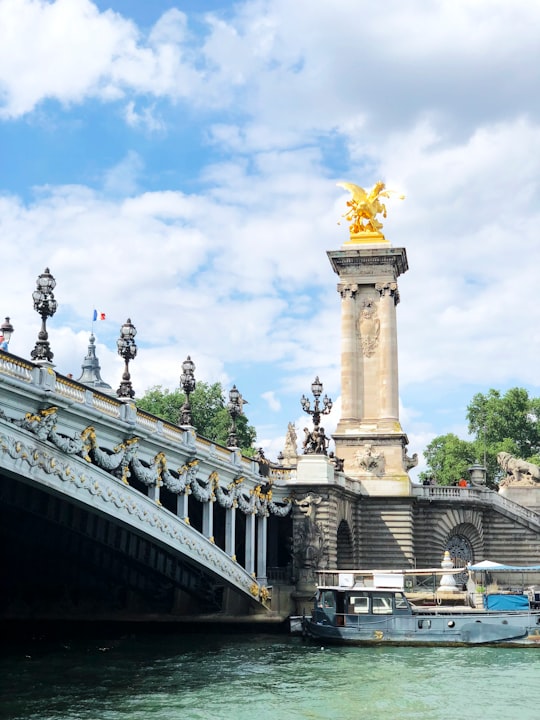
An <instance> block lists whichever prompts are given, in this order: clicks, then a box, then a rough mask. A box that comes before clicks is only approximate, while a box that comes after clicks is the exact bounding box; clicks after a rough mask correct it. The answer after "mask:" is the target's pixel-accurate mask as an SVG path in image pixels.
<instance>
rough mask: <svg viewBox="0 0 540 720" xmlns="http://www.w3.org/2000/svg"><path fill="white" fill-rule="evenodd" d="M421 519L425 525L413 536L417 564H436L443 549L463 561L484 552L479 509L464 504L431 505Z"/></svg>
mask: <svg viewBox="0 0 540 720" xmlns="http://www.w3.org/2000/svg"><path fill="white" fill-rule="evenodd" d="M425 520H426V521H427V522H426V527H425V528H424V531H423V532H422V533H421V534H418V536H417V538H418V539H417V542H418V544H419V546H418V547H417V548H416V551H417V552H416V557H417V564H418V566H419V567H433V566H435V567H437V566H438V565H439V564H440V562H441V560H442V557H443V555H444V552H445V551H446V550H449V551H450V554H451V555H452V553H454V556H456V555H457V557H459V558H461V559H463V560H466V561H469V560H470V561H477V560H478V559H480V558H482V557H483V556H484V517H483V512H482V510H480V509H477V508H464V507H453V508H448V507H446V508H445V507H441V508H440V510H437V509H436V508H435V507H434V506H433V505H431V507H430V512H429V514H428V515H427V516H425ZM422 545H425V546H424V547H422Z"/></svg>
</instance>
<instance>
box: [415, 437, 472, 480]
mask: <svg viewBox="0 0 540 720" xmlns="http://www.w3.org/2000/svg"><path fill="white" fill-rule="evenodd" d="M424 457H425V459H426V462H427V469H426V470H424V471H423V472H421V473H420V475H419V478H420V480H429V479H431V478H433V480H435V482H436V483H437V484H438V485H453V484H454V483H455V482H456V481H458V480H459V479H460V478H462V477H464V478H468V477H469V471H468V469H469V467H470V466H471V465H472V463H473V462H474V461H475V457H476V448H475V443H473V442H468V441H467V440H461V439H460V438H458V436H457V435H454V433H448V434H447V435H439V436H438V437H436V438H433V440H432V441H431V442H430V443H429V445H428V446H427V447H426V449H425V450H424Z"/></svg>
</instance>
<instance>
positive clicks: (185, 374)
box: [180, 355, 197, 426]
mask: <svg viewBox="0 0 540 720" xmlns="http://www.w3.org/2000/svg"><path fill="white" fill-rule="evenodd" d="M194 371H195V363H194V362H193V360H192V359H191V358H190V356H189V355H188V356H187V358H186V359H185V360H184V362H183V363H182V374H181V375H180V385H181V386H182V390H183V391H184V392H185V394H186V402H185V403H184V404H183V405H182V407H181V408H180V425H187V426H191V422H192V419H191V405H190V402H189V396H190V395H191V393H192V392H193V391H194V390H195V386H196V384H197V383H196V381H195V376H194V374H193V373H194Z"/></svg>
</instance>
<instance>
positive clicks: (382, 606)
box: [373, 595, 392, 615]
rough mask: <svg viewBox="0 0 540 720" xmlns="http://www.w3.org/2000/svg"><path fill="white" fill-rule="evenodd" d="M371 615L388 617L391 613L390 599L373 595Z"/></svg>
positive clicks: (387, 596) (385, 596) (386, 596)
mask: <svg viewBox="0 0 540 720" xmlns="http://www.w3.org/2000/svg"><path fill="white" fill-rule="evenodd" d="M373 613H374V614H375V615H390V614H391V613H392V597H391V596H389V595H373Z"/></svg>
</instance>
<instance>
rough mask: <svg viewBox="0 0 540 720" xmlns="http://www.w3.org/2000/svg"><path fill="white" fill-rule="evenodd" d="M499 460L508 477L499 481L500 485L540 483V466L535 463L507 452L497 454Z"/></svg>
mask: <svg viewBox="0 0 540 720" xmlns="http://www.w3.org/2000/svg"><path fill="white" fill-rule="evenodd" d="M497 462H498V463H499V465H500V466H501V468H502V469H503V470H504V471H505V472H506V477H505V478H504V479H503V480H502V481H501V482H500V483H499V484H500V485H502V486H504V485H513V484H515V483H519V484H520V485H537V484H538V483H540V467H538V465H533V463H530V462H527V461H526V460H521V458H517V457H514V456H513V455H510V453H507V452H500V453H498V454H497Z"/></svg>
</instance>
